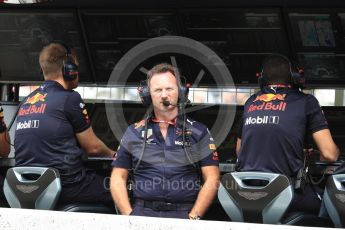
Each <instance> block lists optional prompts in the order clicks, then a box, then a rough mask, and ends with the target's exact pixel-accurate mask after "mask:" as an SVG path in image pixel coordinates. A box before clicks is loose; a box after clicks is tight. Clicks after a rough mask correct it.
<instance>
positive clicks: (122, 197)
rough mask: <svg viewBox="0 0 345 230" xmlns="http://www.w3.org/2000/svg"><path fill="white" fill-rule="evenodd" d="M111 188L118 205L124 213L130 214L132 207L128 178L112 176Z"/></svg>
mask: <svg viewBox="0 0 345 230" xmlns="http://www.w3.org/2000/svg"><path fill="white" fill-rule="evenodd" d="M110 190H111V195H112V197H113V200H114V202H115V204H116V207H117V208H118V210H119V211H120V213H121V214H122V215H129V214H130V213H131V212H132V207H131V204H130V202H129V198H128V191H127V180H124V178H121V177H119V176H112V177H111V181H110Z"/></svg>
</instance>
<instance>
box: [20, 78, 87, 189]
mask: <svg viewBox="0 0 345 230" xmlns="http://www.w3.org/2000/svg"><path fill="white" fill-rule="evenodd" d="M89 127H90V120H89V118H88V115H87V112H86V109H85V104H84V102H83V100H82V99H81V97H80V95H79V93H77V92H75V91H73V90H65V89H64V88H63V86H62V85H60V84H59V83H58V82H55V81H50V80H48V81H45V82H44V83H43V84H42V85H41V86H40V87H39V88H38V89H36V90H35V91H33V92H32V93H31V94H30V95H29V96H28V97H26V99H25V100H23V102H22V104H21V106H20V109H19V112H18V116H17V124H16V132H15V140H14V146H15V159H16V166H44V167H53V168H56V169H58V170H59V172H60V175H61V181H62V184H63V185H66V184H72V183H75V182H78V181H81V180H82V179H83V178H84V175H85V169H84V167H83V165H82V156H83V155H84V152H83V150H82V149H81V148H80V147H79V146H78V144H77V139H76V136H75V133H79V132H82V131H84V130H86V129H88V128H89Z"/></svg>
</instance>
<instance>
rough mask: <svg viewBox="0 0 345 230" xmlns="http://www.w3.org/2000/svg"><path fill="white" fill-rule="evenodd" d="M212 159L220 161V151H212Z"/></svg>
mask: <svg viewBox="0 0 345 230" xmlns="http://www.w3.org/2000/svg"><path fill="white" fill-rule="evenodd" d="M212 159H213V160H214V161H218V160H219V157H218V153H217V152H213V153H212Z"/></svg>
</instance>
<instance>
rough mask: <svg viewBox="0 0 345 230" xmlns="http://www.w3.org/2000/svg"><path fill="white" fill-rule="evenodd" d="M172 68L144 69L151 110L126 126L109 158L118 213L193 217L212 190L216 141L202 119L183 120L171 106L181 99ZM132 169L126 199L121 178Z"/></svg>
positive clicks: (215, 174)
mask: <svg viewBox="0 0 345 230" xmlns="http://www.w3.org/2000/svg"><path fill="white" fill-rule="evenodd" d="M176 73H177V69H175V68H174V67H172V66H171V65H169V64H164V63H163V64H159V65H157V66H155V67H153V68H152V69H151V70H150V71H149V72H148V78H147V85H148V87H149V92H150V95H151V99H152V105H153V113H152V115H151V116H149V117H148V118H147V119H145V120H142V121H140V122H138V123H135V124H133V125H131V126H129V127H128V128H127V130H126V132H125V134H124V136H123V138H122V140H121V143H120V147H119V150H118V152H117V155H116V159H115V160H114V162H113V166H114V169H113V172H112V176H111V192H112V196H113V199H114V201H115V203H116V205H117V207H118V208H119V210H120V212H121V213H122V214H124V215H140V216H153V217H171V218H185V219H187V218H190V219H199V218H200V217H202V216H203V215H204V214H205V212H206V210H207V208H208V207H209V205H210V204H211V203H212V201H213V199H214V197H215V195H216V192H217V189H218V183H219V168H218V155H217V152H216V151H215V150H216V147H215V144H214V141H213V138H212V137H211V135H210V132H209V130H208V129H207V127H206V126H205V125H203V124H201V123H199V122H197V121H194V120H192V119H190V118H187V119H186V121H185V123H184V122H183V120H184V119H183V114H179V108H178V106H177V105H178V103H183V102H182V101H181V97H182V96H183V95H179V94H181V92H182V90H180V89H181V84H180V79H179V77H178V74H176ZM179 98H180V101H179ZM151 99H150V100H151ZM184 124H185V128H183V127H184ZM145 136H146V138H145ZM145 140H146V143H144V142H145ZM143 145H144V147H143ZM184 150H185V151H184ZM132 169H133V170H134V171H133V200H131V201H132V205H131V204H130V201H129V197H128V193H127V188H126V183H127V179H128V175H129V171H130V170H132ZM200 174H201V175H200ZM200 176H202V178H203V181H204V183H203V186H202V188H201V189H200V178H199V177H200Z"/></svg>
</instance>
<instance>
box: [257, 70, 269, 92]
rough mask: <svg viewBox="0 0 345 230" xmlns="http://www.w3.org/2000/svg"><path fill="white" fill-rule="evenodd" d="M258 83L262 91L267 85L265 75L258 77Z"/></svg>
mask: <svg viewBox="0 0 345 230" xmlns="http://www.w3.org/2000/svg"><path fill="white" fill-rule="evenodd" d="M257 78H258V83H259V86H260V89H263V88H264V86H265V85H267V82H266V79H265V78H264V75H263V74H262V73H260V74H258V75H257Z"/></svg>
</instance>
